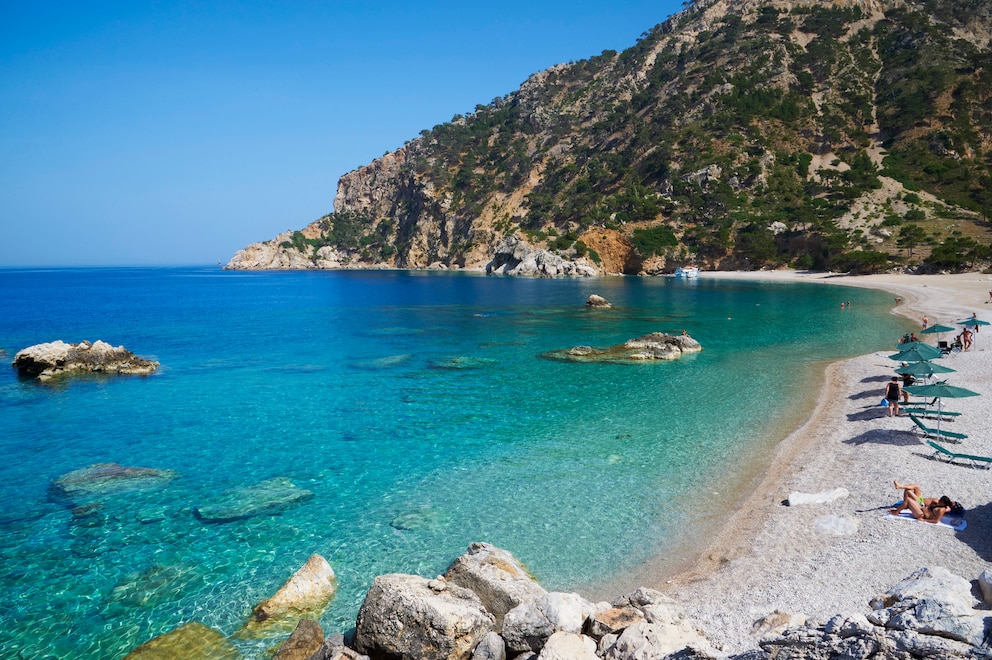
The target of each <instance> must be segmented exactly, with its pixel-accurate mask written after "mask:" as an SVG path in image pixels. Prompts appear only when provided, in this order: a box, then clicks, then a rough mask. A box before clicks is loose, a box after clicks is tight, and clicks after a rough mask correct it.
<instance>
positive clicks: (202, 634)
mask: <svg viewBox="0 0 992 660" xmlns="http://www.w3.org/2000/svg"><path fill="white" fill-rule="evenodd" d="M241 657H242V656H241V654H240V653H239V652H238V650H237V649H236V648H235V647H234V645H233V644H231V643H230V642H229V641H227V638H225V637H224V636H223V635H222V634H220V633H219V632H217V631H216V630H214V629H213V628H210V627H208V626H205V625H203V624H202V623H200V622H199V621H191V622H189V623H184V624H183V625H181V626H179V627H178V628H176V629H175V630H173V631H171V632H167V633H166V634H164V635H159V636H158V637H155V638H153V639H151V640H149V641H147V642H145V643H144V644H142V645H141V646H138V647H137V648H135V649H134V650H133V651H131V652H130V653H128V654H127V655H126V656H124V660H175V658H183V660H238V659H240V658H241Z"/></svg>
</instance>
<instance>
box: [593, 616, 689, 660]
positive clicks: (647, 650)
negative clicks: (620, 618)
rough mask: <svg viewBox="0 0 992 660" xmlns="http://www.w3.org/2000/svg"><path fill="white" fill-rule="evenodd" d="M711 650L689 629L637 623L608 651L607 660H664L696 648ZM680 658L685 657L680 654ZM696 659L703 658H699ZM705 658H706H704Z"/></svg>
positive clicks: (605, 656) (664, 624) (605, 655)
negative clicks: (656, 659)
mask: <svg viewBox="0 0 992 660" xmlns="http://www.w3.org/2000/svg"><path fill="white" fill-rule="evenodd" d="M697 644H698V645H700V646H703V647H708V646H709V642H708V641H706V639H705V638H703V637H702V636H701V635H699V634H698V632H696V631H695V630H694V629H693V628H691V627H690V626H688V625H674V624H670V623H667V624H666V623H648V622H647V621H642V622H640V623H635V624H634V625H632V626H630V627H629V628H627V629H626V630H624V631H623V633H621V635H620V637H619V638H617V641H616V642H614V644H613V646H611V647H610V648H608V649H607V650H606V653H605V654H604V656H603V657H604V658H605V660H641V659H645V660H647V659H651V658H658V659H659V660H660V659H661V658H664V657H665V656H667V655H670V654H673V653H678V652H680V651H683V650H684V649H687V648H690V649H693V652H694V653H698V649H696V648H695V646H694V645H697ZM679 657H683V654H681V653H680V655H679ZM696 657H699V656H698V655H697V656H696ZM702 657H706V656H705V655H703V656H702Z"/></svg>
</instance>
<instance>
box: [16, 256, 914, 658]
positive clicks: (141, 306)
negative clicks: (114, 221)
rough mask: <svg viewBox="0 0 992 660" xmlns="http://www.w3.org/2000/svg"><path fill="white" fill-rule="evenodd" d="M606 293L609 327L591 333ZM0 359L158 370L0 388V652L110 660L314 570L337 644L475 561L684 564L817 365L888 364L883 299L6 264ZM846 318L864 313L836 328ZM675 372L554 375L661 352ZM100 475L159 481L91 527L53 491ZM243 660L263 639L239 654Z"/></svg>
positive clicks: (558, 566) (618, 283)
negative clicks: (82, 475)
mask: <svg viewBox="0 0 992 660" xmlns="http://www.w3.org/2000/svg"><path fill="white" fill-rule="evenodd" d="M593 293H596V294H599V295H602V296H604V297H606V298H607V299H609V300H611V301H612V302H613V303H614V305H615V306H616V308H615V309H612V310H589V309H586V308H585V307H584V305H583V303H584V301H585V299H586V298H587V297H588V296H589V295H590V294H593ZM0 296H2V298H0V299H2V300H3V301H4V313H3V314H2V315H0V349H2V350H3V351H4V354H3V355H0V358H2V360H3V361H4V362H6V363H7V364H9V363H10V361H11V360H12V359H13V356H14V354H15V353H16V352H17V351H18V350H20V349H21V348H24V347H26V346H29V345H32V344H36V343H40V342H45V341H53V340H55V339H63V340H65V341H72V342H77V341H80V340H83V339H90V340H96V339H103V340H105V341H108V342H110V343H112V344H114V345H118V344H123V345H125V346H126V347H128V348H129V349H131V350H133V351H134V352H136V353H138V354H139V355H142V356H145V357H154V358H155V359H158V360H160V361H161V362H162V368H161V369H160V370H159V372H157V373H156V374H155V375H153V376H150V377H109V378H86V379H79V380H72V381H66V382H62V383H60V384H56V385H41V384H38V383H36V382H34V381H27V380H20V379H18V378H17V376H16V373H15V372H14V371H13V369H0V428H2V432H0V455H2V456H3V457H4V460H3V463H2V465H0V489H2V491H0V492H2V495H3V502H4V509H3V510H2V511H0V589H2V590H3V597H2V598H0V649H3V653H2V654H0V655H3V656H4V657H23V658H46V657H59V658H65V657H73V658H114V657H123V656H124V655H125V654H126V653H127V652H128V651H129V650H130V649H131V648H133V647H134V646H136V645H138V644H140V643H142V642H144V641H147V640H148V639H150V638H152V637H154V636H156V635H159V634H162V633H164V632H167V631H169V630H171V629H173V628H175V627H176V626H177V625H179V624H181V623H184V622H187V621H191V620H197V621H201V622H203V623H205V624H207V625H209V626H212V627H214V628H216V629H217V630H219V631H221V632H222V633H224V634H225V635H228V636H234V635H235V633H236V632H237V631H238V629H239V628H240V627H241V626H242V624H243V623H244V622H245V620H246V616H247V614H248V613H249V612H250V610H251V607H252V606H254V605H255V604H256V603H257V602H259V601H260V600H263V599H265V598H267V597H269V596H271V595H272V594H273V593H274V592H275V590H276V589H278V587H279V586H280V585H281V584H282V583H283V581H285V580H286V579H287V578H288V577H289V576H290V575H291V574H292V573H293V572H294V571H295V570H296V569H297V568H299V567H300V566H301V565H302V564H303V563H304V562H305V561H306V559H307V557H308V556H309V555H310V554H312V553H314V552H318V553H320V554H322V555H323V556H324V557H326V558H327V559H328V561H329V562H330V563H331V565H332V566H333V567H334V570H335V572H336V573H337V575H338V583H339V591H338V594H337V596H336V598H335V599H334V601H333V602H332V604H331V606H330V608H329V609H328V610H327V612H326V613H325V615H324V617H323V619H322V624H323V626H324V629H325V631H327V632H337V631H344V630H346V629H348V628H350V627H351V626H352V625H353V623H354V618H355V615H356V613H357V610H358V607H359V605H360V603H361V600H362V598H363V597H364V594H365V591H366V590H367V588H368V586H369V584H370V582H371V580H372V578H373V577H374V576H376V575H379V574H383V573H389V572H404V573H416V574H420V575H425V576H429V577H432V576H434V575H436V574H439V573H441V572H443V571H444V569H445V568H446V567H447V565H448V563H450V561H451V560H452V559H453V558H454V557H456V556H458V555H459V554H461V553H462V552H464V550H465V548H466V546H467V545H468V544H469V543H470V542H472V541H479V540H483V541H489V542H491V543H494V544H496V545H499V546H501V547H504V548H506V549H508V550H510V551H511V552H513V553H514V554H515V555H516V556H517V557H518V558H520V559H521V560H522V561H524V562H525V563H526V564H527V565H528V566H529V568H530V569H531V570H532V571H533V573H534V574H535V575H536V576H537V577H538V578H539V579H540V580H541V581H542V583H543V584H544V585H545V586H546V587H547V588H549V589H566V590H574V589H578V588H581V587H582V586H583V585H590V584H594V583H598V584H602V583H604V582H606V583H608V582H609V581H610V579H611V578H614V577H618V576H620V575H622V574H623V573H624V571H628V570H630V569H631V568H632V567H635V566H637V565H639V564H640V563H642V562H644V561H646V560H647V559H649V558H651V557H654V556H657V555H664V554H666V553H671V554H673V555H674V554H678V553H680V552H684V549H682V548H681V547H680V546H679V543H680V540H683V541H684V539H685V538H686V530H690V529H693V528H694V526H698V525H699V524H701V521H702V519H703V518H705V517H707V516H710V515H711V514H712V511H708V510H707V508H706V506H705V505H699V506H695V507H683V506H673V505H672V503H673V502H685V501H687V500H688V499H698V498H693V495H692V494H693V493H696V494H698V493H699V492H707V491H706V489H708V488H711V484H712V482H713V481H714V480H716V479H731V480H732V479H735V478H745V477H744V475H745V473H746V472H747V468H748V467H750V464H749V463H748V462H747V461H746V460H743V459H746V458H747V457H749V456H756V457H758V458H760V457H761V456H762V453H761V452H763V451H765V450H766V449H767V446H768V441H769V434H770V433H773V432H775V431H776V430H778V429H780V428H781V427H782V425H783V424H784V423H786V422H788V421H791V420H794V418H795V415H796V409H795V407H794V406H793V405H790V402H796V401H797V400H799V398H801V397H800V395H801V393H802V392H803V391H809V390H810V388H814V389H815V388H816V387H817V386H818V382H817V380H816V378H815V373H816V367H817V365H820V364H822V363H823V361H825V360H830V359H835V358H838V357H842V356H847V355H853V354H860V353H865V352H869V351H873V350H880V349H884V348H887V347H889V346H890V345H891V344H892V343H893V338H895V337H898V336H900V335H901V334H902V333H903V332H904V331H905V329H906V328H905V323H906V322H905V321H904V320H901V319H899V318H897V317H895V316H893V315H891V314H889V313H888V310H889V308H890V307H891V303H892V298H891V296H889V295H888V294H885V293H881V292H874V291H866V290H859V289H848V288H844V287H827V286H817V285H800V284H788V285H787V284H755V283H746V282H727V281H708V280H706V279H705V277H704V278H701V279H700V280H698V281H689V282H686V281H677V280H671V279H665V278H647V279H639V278H609V279H592V280H588V279H587V280H530V279H516V278H487V277H484V276H478V275H471V274H451V273H409V272H318V273H312V272H286V273H234V272H224V271H220V270H217V269H213V268H203V269H197V268H183V269H57V270H2V271H0ZM842 301H851V306H850V308H849V309H846V310H843V311H841V310H840V303H841V302H842ZM682 329H686V330H688V332H689V333H690V334H691V335H692V336H693V337H695V338H696V339H698V340H699V341H700V342H701V343H702V344H703V346H704V351H703V352H702V353H700V354H698V355H695V356H688V357H686V358H683V359H682V360H681V361H679V362H673V363H663V364H638V365H595V364H572V363H564V362H556V361H551V360H547V359H544V358H542V357H541V356H542V354H544V353H546V352H547V351H550V350H554V349H559V348H567V347H569V346H574V345H578V344H590V345H594V346H606V345H610V344H617V343H621V342H623V341H625V340H626V339H628V338H631V337H634V336H638V335H641V334H645V333H647V332H651V331H669V332H680V331H681V330H682ZM103 462H117V463H120V464H122V465H128V466H144V467H152V468H160V469H171V470H175V471H177V472H178V473H179V474H180V477H179V478H178V479H176V480H175V481H173V482H171V483H170V484H169V485H168V486H167V487H165V488H162V489H158V490H151V491H140V492H130V493H122V494H119V495H115V496H113V497H109V498H107V499H106V500H104V501H103V502H102V507H101V508H99V509H97V510H96V512H95V513H93V512H90V513H91V515H81V514H80V513H79V512H77V513H76V515H74V513H73V511H71V510H70V509H68V508H66V507H64V506H61V505H59V504H57V503H54V502H52V501H50V498H49V492H48V489H49V485H50V483H51V482H52V480H54V479H56V478H58V477H59V476H60V475H62V474H65V473H67V472H69V471H71V470H76V469H79V468H82V467H85V466H87V465H91V464H94V463H103ZM273 477H285V478H288V479H290V480H291V481H292V482H293V483H294V484H295V485H296V486H298V487H300V488H305V489H307V490H309V491H312V492H313V494H314V497H313V498H312V499H310V500H308V501H305V502H302V503H299V504H297V505H295V506H293V507H291V508H289V509H287V510H285V511H282V512H281V513H279V514H278V515H269V516H257V517H252V518H249V519H246V520H239V521H234V522H229V523H223V524H205V523H203V522H201V521H199V520H197V519H196V518H195V517H194V516H193V514H192V509H193V508H194V507H196V506H200V505H203V504H205V503H208V502H209V501H211V499H214V498H216V497H217V496H218V495H220V494H223V493H224V492H226V491H228V490H229V489H232V488H237V487H241V486H246V485H251V484H255V483H258V482H260V481H263V480H266V479H270V478H273ZM235 643H236V644H237V645H238V647H239V648H240V650H241V651H242V652H243V653H245V654H246V655H247V656H248V657H262V655H263V654H264V649H265V648H267V647H269V646H271V645H272V644H273V643H275V640H261V641H259V640H248V639H238V640H236V642H235Z"/></svg>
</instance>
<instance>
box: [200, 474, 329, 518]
mask: <svg viewBox="0 0 992 660" xmlns="http://www.w3.org/2000/svg"><path fill="white" fill-rule="evenodd" d="M311 498H313V492H311V491H309V490H305V489H303V488H299V487H297V486H296V485H295V484H293V482H292V481H290V480H289V479H288V478H286V477H275V478H273V479H267V480H266V481H261V482H259V483H257V484H254V485H251V486H245V487H242V488H235V489H233V490H230V491H228V492H227V493H225V494H224V495H222V496H220V497H218V498H217V499H216V500H214V501H213V502H210V503H208V504H205V505H202V506H197V507H193V515H194V516H196V517H197V519H199V520H202V521H203V522H206V523H225V522H231V521H233V520H243V519H244V518H251V517H253V516H270V515H273V514H276V513H279V512H280V511H283V510H284V509H287V508H289V507H291V506H293V505H294V504H298V503H300V502H305V501H306V500H309V499H311Z"/></svg>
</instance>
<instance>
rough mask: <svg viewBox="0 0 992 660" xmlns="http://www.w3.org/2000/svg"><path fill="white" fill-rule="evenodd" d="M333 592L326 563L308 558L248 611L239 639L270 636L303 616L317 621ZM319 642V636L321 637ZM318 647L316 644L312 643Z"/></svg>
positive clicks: (334, 580)
mask: <svg viewBox="0 0 992 660" xmlns="http://www.w3.org/2000/svg"><path fill="white" fill-rule="evenodd" d="M336 591H337V578H336V576H335V575H334V569H332V568H331V565H330V564H328V563H327V560H326V559H324V558H323V557H321V556H320V555H318V554H313V555H310V558H309V559H307V561H306V563H305V564H304V565H303V566H302V567H300V569H299V570H298V571H296V572H295V573H293V575H292V577H290V578H289V579H288V580H286V582H285V583H283V585H282V586H281V587H280V588H279V590H278V591H276V593H275V595H274V596H272V598H269V599H268V600H264V601H262V602H261V603H259V604H258V605H256V606H255V608H254V609H253V610H252V614H251V619H250V620H249V621H248V624H247V625H246V626H245V627H244V628H243V629H242V631H241V632H240V633H239V636H241V637H258V636H263V635H268V634H273V633H272V632H271V631H277V632H278V631H281V630H286V629H288V628H291V627H292V626H294V625H296V622H297V621H299V620H300V619H301V618H303V617H307V616H312V617H315V618H319V617H320V615H321V614H322V613H323V611H324V609H325V608H326V607H327V604H328V603H330V602H331V599H332V598H334V594H335V592H336ZM321 641H323V635H321ZM316 646H320V642H318V643H317V644H316Z"/></svg>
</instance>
